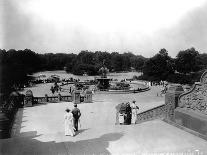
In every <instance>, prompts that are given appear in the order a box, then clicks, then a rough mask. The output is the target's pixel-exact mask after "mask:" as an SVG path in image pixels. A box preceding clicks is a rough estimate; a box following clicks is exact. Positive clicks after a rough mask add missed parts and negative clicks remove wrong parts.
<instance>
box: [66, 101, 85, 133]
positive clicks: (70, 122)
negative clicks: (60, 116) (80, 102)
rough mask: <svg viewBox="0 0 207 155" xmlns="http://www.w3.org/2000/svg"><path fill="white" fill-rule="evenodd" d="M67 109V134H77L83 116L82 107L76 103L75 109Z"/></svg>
mask: <svg viewBox="0 0 207 155" xmlns="http://www.w3.org/2000/svg"><path fill="white" fill-rule="evenodd" d="M65 111H66V114H65V116H64V119H65V135H66V136H75V132H77V131H78V122H79V118H80V116H81V112H80V109H78V107H77V104H74V108H73V110H70V109H68V108H67V109H66V110H65ZM79 123H80V122H79Z"/></svg>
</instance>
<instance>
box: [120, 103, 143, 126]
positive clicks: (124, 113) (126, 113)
mask: <svg viewBox="0 0 207 155" xmlns="http://www.w3.org/2000/svg"><path fill="white" fill-rule="evenodd" d="M138 109H139V107H138V106H137V105H136V101H135V100H134V101H132V103H131V104H130V103H129V102H127V103H126V104H125V103H122V104H121V106H120V110H119V123H120V124H127V125H129V124H136V121H137V114H138Z"/></svg>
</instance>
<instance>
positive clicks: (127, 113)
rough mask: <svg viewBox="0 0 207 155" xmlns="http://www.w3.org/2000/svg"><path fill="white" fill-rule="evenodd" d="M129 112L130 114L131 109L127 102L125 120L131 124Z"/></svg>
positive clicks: (127, 123)
mask: <svg viewBox="0 0 207 155" xmlns="http://www.w3.org/2000/svg"><path fill="white" fill-rule="evenodd" d="M131 114H132V111H131V107H130V104H129V103H127V105H126V121H125V124H126V125H129V124H131Z"/></svg>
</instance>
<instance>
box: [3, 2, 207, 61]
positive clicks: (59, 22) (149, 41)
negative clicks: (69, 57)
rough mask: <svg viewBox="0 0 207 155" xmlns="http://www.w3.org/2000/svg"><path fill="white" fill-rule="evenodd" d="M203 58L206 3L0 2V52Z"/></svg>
mask: <svg viewBox="0 0 207 155" xmlns="http://www.w3.org/2000/svg"><path fill="white" fill-rule="evenodd" d="M191 47H194V48H195V49H196V50H198V51H199V52H200V53H207V0H0V48H1V49H6V50H8V49H17V50H19V49H25V48H28V49H31V50H33V51H35V52H37V53H49V52H52V53H72V52H73V53H79V52H80V51H81V50H89V51H108V52H120V53H123V52H132V53H134V54H136V55H143V56H145V57H152V56H153V55H155V54H156V53H158V52H159V50H160V49H161V48H165V49H167V51H168V53H169V55H170V56H172V57H175V56H176V55H177V53H178V52H179V51H180V50H185V49H188V48H191Z"/></svg>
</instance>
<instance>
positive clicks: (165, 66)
mask: <svg viewBox="0 0 207 155" xmlns="http://www.w3.org/2000/svg"><path fill="white" fill-rule="evenodd" d="M205 69H207V54H206V53H203V54H200V53H199V52H198V51H196V50H195V48H190V49H187V50H184V51H180V52H178V54H177V56H176V58H174V59H173V58H171V57H170V56H169V55H168V51H167V50H166V49H161V50H160V51H159V52H158V53H157V54H156V55H155V56H153V57H152V58H150V59H148V60H147V61H146V62H145V64H144V67H143V75H142V76H140V77H139V79H143V80H148V81H161V80H166V81H169V82H173V83H180V84H193V83H194V82H196V81H199V78H200V76H201V74H202V73H203V72H204V70H205Z"/></svg>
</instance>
